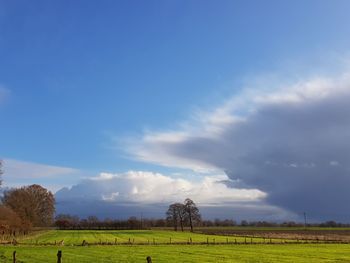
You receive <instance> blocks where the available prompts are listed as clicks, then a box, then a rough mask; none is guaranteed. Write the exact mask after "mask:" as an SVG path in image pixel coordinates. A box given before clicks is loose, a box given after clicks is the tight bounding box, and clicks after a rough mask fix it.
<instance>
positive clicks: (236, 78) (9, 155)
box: [0, 0, 350, 211]
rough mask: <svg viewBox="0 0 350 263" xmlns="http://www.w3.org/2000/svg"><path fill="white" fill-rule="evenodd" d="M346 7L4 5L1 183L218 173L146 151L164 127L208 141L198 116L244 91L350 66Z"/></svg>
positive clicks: (0, 30) (0, 14)
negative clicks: (144, 173)
mask: <svg viewBox="0 0 350 263" xmlns="http://www.w3.org/2000/svg"><path fill="white" fill-rule="evenodd" d="M349 8H350V2H349V1H345V0H344V1H341V0H336V1H319V0H318V1H316V0H315V1H313V0H308V1H288V2H287V1H272V0H269V1H219V2H218V1H103V2H97V1H30V2H29V1H0V119H1V128H0V157H1V158H2V159H4V160H10V164H11V167H10V168H8V171H9V172H7V173H6V169H5V174H4V178H3V179H4V185H6V183H7V184H8V186H11V185H21V184H27V183H32V182H38V183H42V184H44V185H47V186H48V187H51V189H55V190H58V189H59V188H60V187H62V186H71V185H73V184H77V183H79V182H80V180H81V179H82V178H86V177H96V176H100V175H99V174H100V173H102V172H109V173H112V174H116V173H117V174H123V176H126V177H128V176H129V175H128V174H125V173H127V171H130V170H135V171H148V172H154V173H157V172H159V173H162V174H165V175H166V176H168V177H169V178H177V177H182V178H187V179H188V180H189V181H191V182H192V181H198V180H202V179H203V178H204V177H205V176H208V175H213V174H215V176H219V177H220V176H223V174H225V171H226V170H227V169H231V167H226V166H222V165H221V162H218V163H217V162H209V161H208V160H207V159H205V160H203V159H202V156H197V157H196V158H194V157H193V156H195V155H196V154H195V153H194V154H193V155H190V157H189V156H188V155H187V151H185V150H184V149H182V148H181V151H180V149H178V148H176V154H174V149H171V150H169V151H170V153H169V152H167V153H165V152H162V151H159V149H160V148H157V150H154V151H153V152H152V151H146V150H145V149H146V146H147V147H148V148H147V149H154V148H152V147H153V146H154V145H155V143H154V140H153V139H154V138H155V137H156V138H157V140H156V141H157V142H158V141H159V140H158V139H159V137H157V136H160V137H162V136H161V135H164V132H165V135H167V136H168V135H169V132H170V134H172V135H173V134H174V133H175V134H177V135H178V133H182V135H184V134H185V135H184V136H183V137H185V138H188V137H190V138H194V137H195V135H200V133H201V132H202V131H201V130H200V129H198V127H202V126H201V125H204V126H205V127H206V128H208V125H209V126H210V124H208V119H210V118H209V117H208V114H202V113H203V112H206V113H208V112H215V111H216V110H217V109H222V105H226V104H227V101H228V100H230V99H229V98H234V97H236V98H237V97H240V98H242V97H244V98H245V97H249V95H244V94H245V93H244V92H245V90H246V89H245V88H247V87H248V88H254V89H255V93H256V94H257V93H259V92H260V91H261V92H266V90H265V89H266V88H269V87H268V86H269V85H271V87H275V86H276V85H277V86H285V85H289V84H290V83H291V82H292V83H293V81H294V80H296V82H298V83H299V82H300V79H304V78H307V77H309V76H311V77H315V76H317V78H319V77H323V76H324V75H325V76H328V75H332V76H334V74H337V73H338V72H339V71H340V70H339V68H344V67H346V66H344V64H346V65H347V63H348V62H347V61H348V60H347V58H348V57H349V46H350V27H349V26H348V25H349V24H350V18H349V16H348V10H349ZM312 83H313V82H312ZM262 86H263V87H262ZM242 94H243V95H242ZM264 94H265V93H264ZM244 101H245V104H244V106H243V107H241V109H240V110H241V111H242V112H243V113H242V112H241V114H243V115H244V111H245V110H246V108H247V105H248V104H249V100H244ZM229 104H230V103H229ZM247 110H248V109H247ZM219 111H220V110H219ZM199 115H200V117H198V116H199ZM209 115H210V114H209ZM238 115H239V110H238V109H235V116H238ZM203 116H204V117H203ZM220 116H221V115H220ZM220 116H219V117H217V115H215V114H214V115H213V116H212V118H214V119H215V118H218V119H215V120H214V122H215V121H218V120H219V119H220ZM221 117H222V116H221ZM231 117H232V116H231ZM203 118H204V119H205V120H204V121H203ZM198 119H200V120H199V121H198ZM198 123H200V124H198ZM203 123H204V124H203ZM215 125H217V123H216V124H215ZM215 125H214V126H215ZM220 125H221V124H220ZM220 125H219V126H220ZM189 127H191V128H189ZM220 127H221V126H220ZM225 127H226V126H225ZM216 128H217V126H216ZM221 128H222V127H221ZM221 128H220V129H221ZM189 130H191V132H189ZM194 131H196V132H194ZM189 134H190V135H189ZM147 136H149V137H151V140H148V139H149V138H148V137H147ZM175 137H176V136H175ZM183 137H181V138H182V139H183ZM199 137H201V136H199ZM204 137H205V136H204ZM223 137H224V136H223ZM162 138H163V137H162ZM167 138H169V137H167ZM172 138H173V137H172ZM176 138H177V139H176V141H175V142H174V141H173V144H174V143H177V142H178V140H179V138H178V137H176ZM201 139H203V138H202V137H201ZM231 139H232V138H231V137H230V140H231ZM150 141H151V143H152V145H148V143H149V142H150ZM193 145H195V143H194V142H193V144H191V147H192V146H193ZM202 146H203V145H202V144H201V145H200V146H197V145H196V147H198V149H201V147H202ZM157 147H163V146H159V145H158V144H157ZM164 147H168V146H167V145H166V146H164ZM162 149H163V148H162ZM195 149H196V148H193V147H192V148H191V150H192V151H195ZM177 151H180V152H177ZM140 152H142V153H140ZM168 153H169V158H168V159H164V160H162V158H163V157H164V156H168V155H167V154H168ZM185 153H186V154H185ZM170 155H171V156H170ZM173 155H176V158H174V159H172V160H170V159H171V158H173V157H174V156H173ZM179 158H180V159H181V160H180V159H179ZM185 159H186V160H187V161H184V160H185ZM193 159H195V160H194V161H193ZM21 162H22V165H20V163H21ZM23 162H24V163H25V164H23ZM329 162H339V161H338V160H333V159H330V160H329ZM193 163H195V165H192V164H193ZM293 164H294V163H293ZM26 165H27V166H26ZM40 165H42V166H40ZM38 166H39V168H38ZM194 166H195V167H194ZM200 166H201V167H202V166H203V167H204V168H205V169H209V170H210V171H205V172H204V173H203V170H201V169H199V170H198V169H196V168H198V167H200ZM5 167H6V166H5ZM19 167H26V168H27V170H24V171H22V170H21V169H20V168H19ZM33 167H35V168H33ZM45 167H46V168H47V169H48V170H49V171H52V170H51V169H53V167H54V168H57V172H56V173H54V174H55V176H54V177H52V174H51V175H47V176H45V171H47V170H45V169H46V168H45ZM50 167H51V168H50ZM203 167H202V168H203ZM28 169H33V171H36V172H37V171H38V170H37V169H39V170H40V169H41V170H40V171H41V172H40V173H42V175H40V176H39V177H38V176H35V173H31V172H28ZM61 169H63V170H61ZM64 169H71V170H64ZM233 169H236V167H234V168H233ZM10 172H13V174H12V177H11V174H10ZM20 173H28V174H33V175H32V176H29V175H28V176H24V175H23V176H22V175H20ZM243 173H244V172H243ZM61 174H62V175H63V174H65V175H66V176H61ZM67 174H68V176H67ZM203 174H204V175H203ZM151 177H152V176H151ZM228 177H229V178H231V179H232V180H235V177H234V176H228ZM152 178H153V177H152ZM198 178H200V179H198ZM153 179H154V178H153ZM153 179H150V180H153ZM203 180H204V179H203ZM243 181H244V180H243ZM237 187H238V186H236V188H237ZM240 187H241V188H242V186H240ZM238 188H239V187H238ZM244 188H252V189H260V188H259V185H256V184H254V185H252V186H250V187H247V186H245V187H244ZM260 190H261V191H262V192H264V193H267V194H268V191H269V189H265V188H264V189H262V188H261V189H260ZM225 191H226V190H225ZM254 191H255V190H254ZM112 192H113V191H112ZM112 192H111V193H112ZM228 196H231V194H228ZM261 198H263V197H262V196H261ZM107 199H108V198H107ZM266 200H267V201H266V202H267V203H269V198H268V197H267V199H266ZM264 202H265V201H264ZM273 205H276V204H275V203H273ZM278 205H280V204H278ZM282 206H283V205H282ZM287 208H288V209H289V210H290V207H287ZM288 209H287V210H288ZM289 210H288V211H289Z"/></svg>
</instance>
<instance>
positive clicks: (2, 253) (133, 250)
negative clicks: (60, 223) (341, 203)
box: [0, 230, 350, 263]
mask: <svg viewBox="0 0 350 263" xmlns="http://www.w3.org/2000/svg"><path fill="white" fill-rule="evenodd" d="M129 238H130V242H131V244H129ZM170 238H171V240H172V242H171V244H170ZM189 238H191V239H192V242H193V244H187V242H188V241H189ZM207 238H209V245H208V244H206V242H207ZM227 238H228V241H229V242H232V241H233V240H234V239H235V238H236V239H237V242H244V238H242V237H226V236H218V235H204V234H198V233H190V232H183V233H182V232H174V231H167V230H134V231H129V230H119V231H117V230H115V231H90V230H87V231H85V230H83V231H71V230H67V231H64V230H50V231H40V232H37V233H35V234H34V235H31V236H29V237H27V238H25V239H22V240H18V241H19V242H20V245H16V246H14V245H2V246H0V262H12V253H13V251H14V250H16V252H17V262H18V263H20V262H24V263H37V262H57V256H56V254H57V251H58V250H61V251H62V253H63V258H62V259H63V262H64V263H68V262H71V263H85V262H86V263H88V262H101V263H102V262H107V263H108V262H146V257H147V256H151V257H152V259H153V263H157V262H167V263H171V262H350V245H349V244H301V243H300V244H291V243H289V244H288V243H286V244H263V243H262V241H263V239H262V238H254V239H253V242H255V244H250V239H247V241H248V242H247V243H248V244H244V243H241V244H237V245H236V244H225V243H226V242H227ZM116 239H117V244H114V242H115V241H116ZM153 239H154V241H155V244H154V243H153ZM214 239H215V243H216V244H214ZM60 240H64V241H65V243H64V246H59V245H58V244H56V245H54V244H55V241H56V243H58V241H60ZM83 240H86V241H87V242H89V243H90V245H88V246H81V244H82V241H83ZM148 240H149V241H150V243H149V244H148ZM274 241H275V242H278V240H274ZM291 241H292V240H291ZM99 242H101V243H105V244H106V243H108V242H109V243H110V245H98V243H99ZM218 242H221V243H223V244H217V243H218ZM175 243H178V244H175ZM179 243H181V244H179ZM91 244H95V245H91ZM96 244H97V245H96Z"/></svg>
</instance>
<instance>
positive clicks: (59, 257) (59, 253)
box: [12, 250, 152, 263]
mask: <svg viewBox="0 0 350 263" xmlns="http://www.w3.org/2000/svg"><path fill="white" fill-rule="evenodd" d="M62 257H63V256H62V250H58V251H57V263H62ZM146 261H147V263H152V258H151V256H148V257H146ZM12 262H13V263H17V252H16V250H15V251H13V253H12Z"/></svg>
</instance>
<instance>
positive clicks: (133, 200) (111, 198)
mask: <svg viewBox="0 0 350 263" xmlns="http://www.w3.org/2000/svg"><path fill="white" fill-rule="evenodd" d="M227 182H231V183H235V182H232V181H231V180H229V179H228V178H227V176H225V175H224V176H210V177H208V176H205V177H201V178H200V179H199V180H197V181H189V180H186V179H182V178H172V177H170V176H166V175H163V174H160V173H153V172H145V171H129V172H127V173H122V174H110V173H101V174H100V175H99V176H98V177H95V178H87V179H85V180H83V181H81V182H80V183H78V184H76V185H74V186H73V187H71V188H70V189H68V188H63V189H61V190H60V191H58V192H57V193H56V201H57V212H58V213H70V214H79V215H80V216H82V217H84V216H85V217H86V216H89V215H91V214H94V215H98V216H99V217H101V218H104V217H112V218H116V217H119V218H127V217H129V216H139V215H140V213H143V215H144V216H145V217H164V215H165V211H166V209H167V207H168V205H169V204H170V203H172V202H182V201H183V200H185V198H187V197H189V198H192V199H193V200H195V202H196V203H197V204H198V206H199V207H200V209H201V212H202V213H203V215H204V216H205V217H206V218H217V217H223V218H234V219H236V220H239V219H247V218H251V219H253V218H254V217H255V218H256V217H257V216H258V217H259V218H265V219H271V217H273V219H276V218H277V219H282V218H284V219H285V218H286V217H287V214H288V213H286V212H285V211H281V209H278V208H276V207H273V206H270V205H267V204H265V203H264V201H263V200H264V198H265V196H266V194H265V193H263V192H261V191H259V190H256V189H234V188H231V187H228V186H227ZM288 216H290V215H288Z"/></svg>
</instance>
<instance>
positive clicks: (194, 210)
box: [184, 198, 201, 232]
mask: <svg viewBox="0 0 350 263" xmlns="http://www.w3.org/2000/svg"><path fill="white" fill-rule="evenodd" d="M184 206H185V211H186V215H187V218H188V222H189V224H190V227H191V232H193V225H194V224H195V223H199V222H200V221H201V214H200V213H199V209H198V207H197V206H196V204H195V203H194V202H193V201H192V200H191V199H190V198H186V200H185V202H184Z"/></svg>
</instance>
